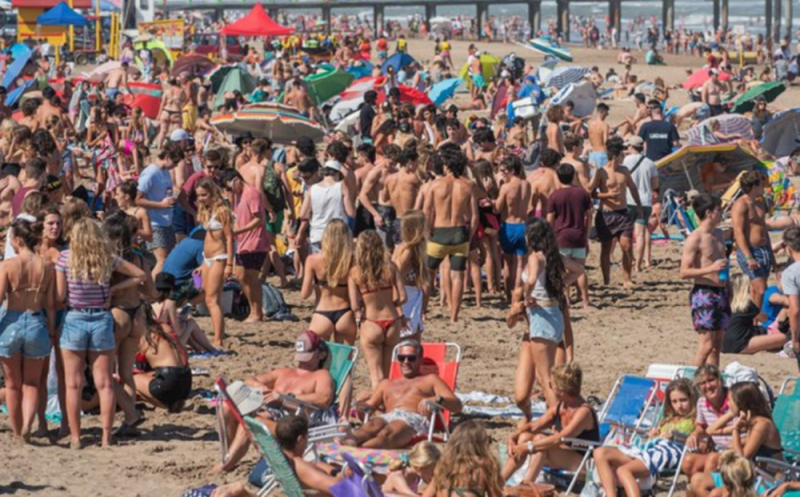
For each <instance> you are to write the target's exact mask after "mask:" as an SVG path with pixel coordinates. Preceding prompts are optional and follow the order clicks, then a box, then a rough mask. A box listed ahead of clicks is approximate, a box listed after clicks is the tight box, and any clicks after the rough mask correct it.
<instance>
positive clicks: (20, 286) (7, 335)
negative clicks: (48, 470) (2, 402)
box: [0, 219, 55, 443]
mask: <svg viewBox="0 0 800 497" xmlns="http://www.w3.org/2000/svg"><path fill="white" fill-rule="evenodd" d="M11 226H12V227H13V232H12V234H11V235H10V239H9V243H11V244H12V245H13V246H14V250H15V251H16V253H17V256H16V257H14V258H13V259H8V260H6V261H3V263H2V264H0V301H3V300H6V299H8V302H7V303H6V306H5V309H3V312H2V315H1V316H2V317H0V363H2V365H3V373H4V374H5V378H6V406H7V408H8V415H9V421H10V424H11V431H12V432H13V434H14V436H15V437H19V438H22V440H24V441H25V443H28V442H30V438H31V431H32V427H33V420H34V418H35V417H36V402H37V400H38V397H39V389H40V388H41V382H40V380H41V377H42V367H43V366H44V361H45V358H46V357H49V356H50V336H51V335H52V333H53V330H54V328H55V311H54V310H53V302H54V299H55V292H54V288H55V283H54V282H55V278H54V275H53V268H52V267H51V266H50V265H48V264H47V262H46V261H45V260H44V259H43V258H42V257H40V256H38V255H37V254H36V253H35V252H34V250H35V249H36V245H37V244H38V243H39V240H40V239H41V236H42V228H41V225H38V224H34V223H31V222H29V221H24V220H21V219H17V220H15V221H14V222H13V223H12V224H11ZM42 311H45V312H46V313H47V316H48V318H47V319H46V318H45V315H44V313H43V312H42Z"/></svg>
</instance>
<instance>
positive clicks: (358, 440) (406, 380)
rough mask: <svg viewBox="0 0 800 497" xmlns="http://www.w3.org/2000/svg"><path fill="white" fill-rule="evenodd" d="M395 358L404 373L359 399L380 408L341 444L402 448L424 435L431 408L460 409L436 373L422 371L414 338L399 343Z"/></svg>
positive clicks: (459, 402)
mask: <svg viewBox="0 0 800 497" xmlns="http://www.w3.org/2000/svg"><path fill="white" fill-rule="evenodd" d="M397 361H398V362H399V363H400V372H401V373H402V375H403V377H402V378H399V379H396V380H383V381H381V382H380V383H379V384H378V387H377V388H376V389H375V392H374V393H373V394H372V397H370V398H369V400H367V401H366V402H363V403H360V404H361V405H360V406H361V407H364V408H368V409H370V410H378V409H380V410H382V411H383V413H382V414H378V415H377V416H373V417H372V418H370V420H369V421H368V422H367V423H366V424H364V426H362V427H361V428H359V429H357V430H354V431H353V432H352V434H351V435H350V436H349V437H347V438H346V439H345V440H344V441H343V444H344V445H351V446H359V447H368V448H370V449H402V448H405V447H407V446H408V444H409V443H411V441H412V440H413V439H414V437H426V438H427V436H428V432H429V430H430V421H429V419H430V414H431V412H432V410H433V409H434V408H439V409H442V408H443V409H446V410H448V411H450V412H453V413H459V412H461V401H460V400H458V397H456V396H455V394H454V393H453V391H452V390H450V388H449V387H448V386H447V384H446V383H445V382H444V381H442V380H441V378H439V377H438V376H437V375H435V374H428V375H423V374H421V371H420V370H421V367H422V346H421V345H420V343H419V342H418V341H416V340H406V341H404V342H402V343H401V344H400V345H398V349H397Z"/></svg>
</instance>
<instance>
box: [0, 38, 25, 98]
mask: <svg viewBox="0 0 800 497" xmlns="http://www.w3.org/2000/svg"><path fill="white" fill-rule="evenodd" d="M8 52H10V53H11V57H13V59H14V61H13V62H12V63H11V64H10V65H9V66H8V67H6V73H5V74H3V79H2V81H0V85H3V86H5V87H6V89H7V90H11V89H12V88H14V83H15V82H16V80H17V78H19V77H20V76H21V75H22V71H23V70H24V69H25V65H26V64H27V63H28V61H29V60H30V58H31V54H32V52H31V49H30V48H28V45H26V44H24V43H14V44H13V45H11V48H9V49H8Z"/></svg>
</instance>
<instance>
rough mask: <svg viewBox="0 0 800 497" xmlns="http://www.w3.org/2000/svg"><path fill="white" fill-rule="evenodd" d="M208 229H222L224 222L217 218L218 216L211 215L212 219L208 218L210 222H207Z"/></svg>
mask: <svg viewBox="0 0 800 497" xmlns="http://www.w3.org/2000/svg"><path fill="white" fill-rule="evenodd" d="M206 229H207V230H208V231H219V230H221V229H222V223H221V222H219V220H217V217H216V216H211V219H209V220H208V224H206Z"/></svg>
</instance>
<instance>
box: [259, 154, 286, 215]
mask: <svg viewBox="0 0 800 497" xmlns="http://www.w3.org/2000/svg"><path fill="white" fill-rule="evenodd" d="M263 187H264V195H266V197H267V202H268V203H269V205H270V207H272V208H273V209H274V210H275V211H281V210H283V209H284V208H285V207H286V201H285V199H284V195H283V184H282V182H281V178H280V176H278V173H277V172H275V163H274V162H273V161H271V160H270V161H268V162H267V165H266V167H265V171H264V185H263Z"/></svg>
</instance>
